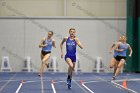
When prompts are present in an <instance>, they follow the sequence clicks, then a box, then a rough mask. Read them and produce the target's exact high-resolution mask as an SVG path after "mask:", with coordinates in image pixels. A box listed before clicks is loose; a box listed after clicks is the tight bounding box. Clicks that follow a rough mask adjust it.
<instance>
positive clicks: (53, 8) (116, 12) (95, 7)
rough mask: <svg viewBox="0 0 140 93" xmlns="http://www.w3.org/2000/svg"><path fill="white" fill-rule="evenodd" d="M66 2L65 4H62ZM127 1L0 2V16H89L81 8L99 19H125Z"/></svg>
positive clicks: (44, 0)
mask: <svg viewBox="0 0 140 93" xmlns="http://www.w3.org/2000/svg"><path fill="white" fill-rule="evenodd" d="M64 1H66V3H65V2H64ZM126 1H127V0H0V16H22V15H18V14H17V13H15V12H13V11H11V9H9V7H10V8H12V9H14V10H16V11H19V12H21V13H22V14H24V15H26V16H64V14H65V12H66V16H90V15H88V14H86V13H84V12H83V11H81V10H79V9H77V8H76V6H80V7H81V8H83V9H85V10H87V11H89V12H91V13H92V14H94V15H96V16H100V17H104V16H107V17H125V16H126Z"/></svg>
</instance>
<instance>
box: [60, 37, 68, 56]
mask: <svg viewBox="0 0 140 93" xmlns="http://www.w3.org/2000/svg"><path fill="white" fill-rule="evenodd" d="M66 40H67V37H65V38H63V40H62V42H61V43H60V49H61V58H63V44H64V42H66Z"/></svg>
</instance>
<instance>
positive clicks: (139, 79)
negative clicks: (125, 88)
mask: <svg viewBox="0 0 140 93" xmlns="http://www.w3.org/2000/svg"><path fill="white" fill-rule="evenodd" d="M114 81H115V82H122V81H124V79H121V80H114ZM126 81H140V78H134V79H126Z"/></svg>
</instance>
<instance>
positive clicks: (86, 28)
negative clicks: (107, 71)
mask: <svg viewBox="0 0 140 93" xmlns="http://www.w3.org/2000/svg"><path fill="white" fill-rule="evenodd" d="M103 21H104V22H103ZM107 24H111V25H112V26H114V27H116V28H119V29H120V30H121V31H124V32H125V31H126V20H125V19H120V20H114V19H109V18H108V19H104V20H103V19H100V20H96V19H94V18H37V19H22V18H19V19H16V18H15V19H6V18H5V19H0V60H1V58H2V56H5V55H6V56H9V57H10V63H11V66H12V69H13V71H21V69H22V68H23V61H22V60H21V59H20V57H21V58H24V57H26V56H31V58H32V62H33V64H34V66H35V70H36V71H37V70H38V69H39V66H40V64H41V61H40V49H39V48H38V44H39V42H40V40H41V37H43V36H46V35H47V29H46V30H45V28H44V27H46V28H48V29H50V30H53V31H54V32H55V33H56V34H55V35H54V38H55V40H56V45H57V48H56V49H53V51H52V56H57V57H58V62H59V70H60V72H65V71H67V66H66V63H65V61H64V59H61V58H60V48H59V45H60V41H61V38H60V35H62V36H63V37H64V36H68V29H69V28H71V27H74V28H76V31H77V32H76V35H77V37H78V38H79V39H80V40H81V42H82V43H83V45H84V49H83V50H80V48H78V51H80V52H79V53H77V55H78V57H79V58H80V62H81V68H82V71H83V72H91V71H92V69H93V64H94V61H91V60H90V59H89V58H88V57H87V56H90V57H92V58H93V59H94V58H95V57H97V56H101V57H103V62H104V64H105V65H106V66H108V62H109V60H110V58H111V57H112V55H110V54H109V53H108V48H109V47H110V45H111V44H112V43H113V42H114V41H116V40H117V38H118V36H119V33H118V32H117V31H116V30H114V29H113V28H111V27H109V26H108V25H107ZM41 26H42V28H41ZM3 46H5V47H6V49H7V50H8V51H10V52H12V53H13V54H14V55H13V54H12V53H9V52H7V51H6V49H5V50H2V47H3ZM83 53H87V54H88V55H86V56H85V54H84V56H83ZM16 55H17V56H18V57H17V56H16ZM0 64H1V61H0Z"/></svg>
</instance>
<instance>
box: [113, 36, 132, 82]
mask: <svg viewBox="0 0 140 93" xmlns="http://www.w3.org/2000/svg"><path fill="white" fill-rule="evenodd" d="M126 40H127V39H126V36H122V40H121V42H120V43H118V44H117V45H116V47H115V51H118V54H117V56H116V57H115V59H116V60H117V61H118V62H119V63H118V65H117V70H116V72H115V74H114V76H113V78H112V79H113V80H115V77H116V76H117V75H118V74H119V72H120V70H121V68H122V67H123V66H124V64H125V60H126V52H127V50H128V49H129V51H130V53H129V57H131V55H132V48H131V47H130V45H129V44H128V43H126Z"/></svg>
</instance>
